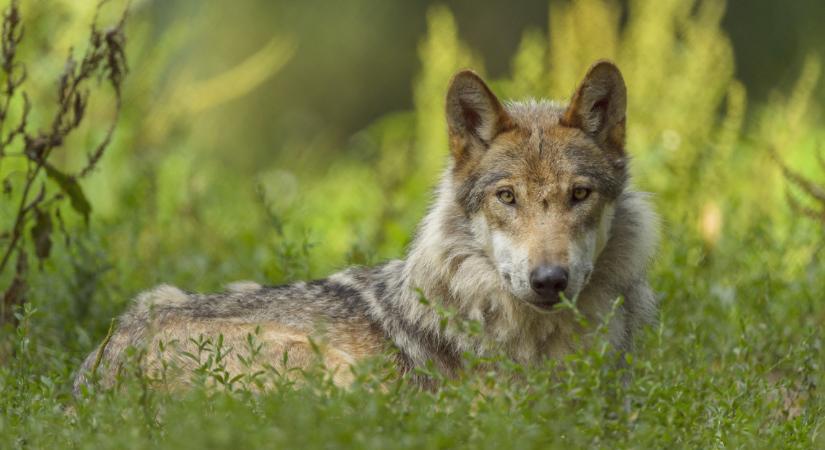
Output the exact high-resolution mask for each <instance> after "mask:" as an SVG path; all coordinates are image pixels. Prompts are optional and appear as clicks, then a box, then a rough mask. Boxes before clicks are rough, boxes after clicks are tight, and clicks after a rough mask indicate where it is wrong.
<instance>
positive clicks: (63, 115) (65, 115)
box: [0, 0, 128, 318]
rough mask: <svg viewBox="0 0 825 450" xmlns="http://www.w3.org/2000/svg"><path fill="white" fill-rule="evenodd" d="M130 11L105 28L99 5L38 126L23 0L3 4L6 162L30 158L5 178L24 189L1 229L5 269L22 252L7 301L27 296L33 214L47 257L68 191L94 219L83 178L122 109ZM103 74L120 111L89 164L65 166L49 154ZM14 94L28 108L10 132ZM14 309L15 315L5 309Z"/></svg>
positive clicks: (1, 99)
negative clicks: (49, 112)
mask: <svg viewBox="0 0 825 450" xmlns="http://www.w3.org/2000/svg"><path fill="white" fill-rule="evenodd" d="M104 3H106V0H103V1H101V2H100V3H98V10H97V11H98V12H99V10H100V8H101V7H102V5H103V4H104ZM127 10H128V8H127ZM126 18H127V11H124V13H123V14H122V15H121V17H120V19H119V20H118V22H117V23H116V24H114V26H112V27H110V28H107V29H106V30H100V29H99V28H98V24H97V12H96V13H95V18H94V20H93V21H92V24H91V29H90V34H89V45H88V46H87V49H86V51H85V52H84V54H83V56H82V58H80V60H79V61H78V60H75V59H74V56H73V55H72V53H71V52H70V54H69V56H68V58H67V59H66V64H65V65H64V68H63V71H62V72H61V73H60V75H59V76H58V79H57V91H56V100H57V108H56V111H55V112H54V115H53V116H52V119H51V121H50V125H49V127H48V128H46V129H45V130H43V129H41V130H37V131H33V130H31V126H30V124H29V118H30V117H31V114H30V112H31V110H32V107H33V106H32V104H31V102H30V100H29V96H28V95H27V93H26V92H25V91H23V90H22V89H23V86H24V83H25V81H26V79H27V77H26V74H27V72H26V66H25V64H24V63H23V62H22V61H19V60H18V53H17V48H18V46H19V45H20V42H21V41H22V40H23V37H24V30H23V26H22V24H21V17H20V8H19V5H18V0H12V2H11V3H10V4H9V5H8V7H6V9H5V11H4V12H3V17H2V26H1V27H0V38H2V44H1V45H0V75H2V76H3V78H4V80H5V81H4V82H3V83H2V85H1V86H0V163H2V161H3V159H4V158H6V157H24V158H25V159H26V164H25V165H26V167H25V170H21V171H20V172H22V173H23V177H22V178H20V179H19V181H16V184H17V185H15V182H14V180H13V179H12V177H11V176H10V174H9V175H7V176H6V178H5V179H4V180H2V182H3V190H4V192H6V193H7V194H11V193H12V192H14V193H16V195H18V196H19V198H18V199H17V202H16V204H17V208H16V209H15V212H14V213H13V215H12V217H13V219H12V224H11V227H10V228H9V229H2V228H4V227H2V225H0V234H2V235H3V236H4V237H5V238H6V239H5V240H3V241H2V245H3V247H2V248H0V255H2V256H0V277H2V275H3V274H4V272H5V269H6V268H7V267H8V266H9V262H10V261H11V260H12V257H13V256H14V255H18V264H17V265H16V267H15V271H14V276H13V277H12V279H13V282H12V285H11V286H9V287H8V288H4V289H3V290H4V292H5V294H4V299H7V300H8V299H9V298H13V299H17V300H15V301H14V302H12V303H14V304H11V305H7V306H9V307H13V306H15V304H17V305H19V304H20V301H19V299H22V298H23V295H22V294H21V293H20V292H23V291H25V288H26V285H25V271H26V270H27V265H26V264H21V263H19V261H20V257H21V256H23V257H25V255H26V252H25V250H24V247H25V246H26V245H28V241H27V239H26V230H27V228H29V225H28V224H29V222H30V221H31V219H34V225H32V226H31V227H30V232H31V244H32V245H34V246H35V252H34V254H35V256H36V257H37V258H38V259H40V260H41V262H42V260H43V259H44V258H46V257H48V255H49V249H50V248H51V239H50V234H51V232H52V231H53V227H52V226H51V224H52V215H55V216H56V217H57V218H58V222H59V224H60V229H61V231H62V232H63V233H64V234H65V227H64V226H63V220H62V216H60V213H59V209H58V206H59V204H60V203H62V200H64V199H66V198H68V199H69V202H70V205H71V207H72V209H74V210H75V211H76V212H77V213H79V214H81V215H82V216H83V218H84V219H85V220H86V221H87V222H88V219H89V214H90V212H91V205H90V204H89V202H88V200H87V199H86V197H85V195H84V193H83V190H82V188H81V186H80V184H79V183H78V180H80V179H82V178H84V177H86V176H88V175H89V174H90V173H92V171H93V170H94V169H95V168H96V167H97V164H98V163H99V161H100V159H101V157H102V156H103V154H104V152H105V151H106V149H107V148H108V146H109V144H110V143H111V141H112V136H113V135H114V131H115V127H116V124H117V121H118V118H119V116H120V110H121V91H122V86H123V80H124V77H125V76H126V73H127V72H128V66H127V63H126V55H125V50H124V48H125V44H126V36H125V34H124V26H125V23H126ZM99 80H105V81H106V84H107V85H108V86H109V88H110V89H111V90H112V92H113V93H114V99H115V106H114V109H115V111H114V118H113V119H112V121H111V122H110V123H109V125H108V127H107V129H106V133H105V134H104V137H103V139H102V140H101V141H100V142H99V143H98V144H97V145H96V146H95V147H94V148H93V149H92V150H91V151H90V152H89V153H88V155H87V162H86V164H85V165H84V166H83V167H82V168H81V169H80V170H79V171H78V172H77V173H76V174H71V173H65V172H63V171H61V170H60V169H58V168H57V167H55V165H53V164H52V163H51V162H50V157H51V155H52V153H53V152H54V150H56V149H58V148H61V147H62V146H63V145H64V144H65V142H66V140H67V138H68V137H69V136H70V135H71V134H73V133H74V131H75V130H77V128H78V127H79V126H80V124H81V123H82V122H83V119H84V117H85V113H86V110H87V107H88V104H89V99H90V97H91V87H90V86H91V84H92V83H96V82H98V81H99ZM15 99H19V100H17V101H19V102H21V104H22V108H21V110H20V113H19V116H18V118H17V120H16V123H15V124H14V125H13V126H12V127H11V129H9V130H8V131H6V132H5V133H4V132H3V129H4V128H5V125H6V123H7V121H8V120H9V119H10V117H11V106H12V104H13V102H14V101H15ZM13 145H15V146H16V145H20V147H21V148H19V150H20V151H13V152H10V151H8V150H9V148H10V147H11V146H13ZM47 181H48V182H47ZM36 184H39V185H40V189H39V190H37V191H35V189H34V186H35V185H36ZM67 242H68V240H67ZM6 303H8V302H6ZM8 317H10V316H6V318H8Z"/></svg>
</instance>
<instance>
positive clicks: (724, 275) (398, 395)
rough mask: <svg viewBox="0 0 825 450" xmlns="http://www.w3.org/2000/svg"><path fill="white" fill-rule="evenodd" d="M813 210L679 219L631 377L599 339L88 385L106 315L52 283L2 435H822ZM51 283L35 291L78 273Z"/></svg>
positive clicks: (491, 439) (670, 441) (145, 442)
mask: <svg viewBox="0 0 825 450" xmlns="http://www.w3.org/2000/svg"><path fill="white" fill-rule="evenodd" d="M811 225H812V224H806V223H800V224H799V225H798V226H796V227H794V230H793V233H791V236H792V237H791V238H786V239H784V240H783V241H782V242H780V241H777V240H775V239H774V238H771V237H770V234H769V233H767V231H766V230H765V229H763V228H767V227H769V224H768V223H764V224H763V225H762V226H756V227H753V228H754V229H753V231H750V232H748V233H745V234H742V235H741V236H738V237H737V238H736V239H723V240H721V241H720V242H719V243H718V245H717V246H716V247H715V248H714V249H712V250H711V249H709V248H707V247H706V246H704V244H702V242H701V241H700V240H698V239H695V240H692V239H691V238H690V234H689V233H688V232H687V231H686V230H685V229H683V227H681V226H679V225H677V224H670V225H669V226H667V227H666V232H665V240H664V241H665V244H664V245H663V249H662V253H661V255H660V257H659V258H658V260H657V262H656V264H655V269H654V271H653V274H652V277H651V278H652V281H653V285H654V286H655V288H656V290H657V292H658V293H659V296H660V298H661V302H662V316H661V321H660V324H659V325H658V326H657V327H653V328H651V329H648V330H646V333H645V334H644V335H643V336H641V337H640V339H639V341H638V350H637V351H636V352H635V353H634V354H633V355H632V358H631V359H630V364H629V368H630V369H629V370H630V371H631V372H632V378H631V381H630V382H629V383H627V384H624V383H623V382H622V375H621V373H620V372H619V371H618V370H617V369H615V365H614V364H613V362H612V358H611V356H610V354H609V351H608V350H607V348H606V347H605V346H603V345H596V346H594V347H593V348H591V349H590V350H587V351H583V352H582V353H580V354H576V355H573V356H571V357H570V358H568V359H566V360H565V361H564V362H563V363H562V364H555V363H552V362H549V363H548V364H547V367H543V368H535V369H529V370H528V369H525V368H522V367H518V366H515V365H513V364H508V363H506V362H500V363H501V364H500V367H499V368H498V369H497V370H482V371H481V372H480V373H475V374H472V375H467V376H465V377H463V378H462V379H459V380H454V381H446V382H445V385H444V386H443V387H442V388H440V389H438V390H435V391H426V390H425V391H422V390H420V389H418V388H416V387H415V386H414V385H412V384H411V383H409V382H407V381H406V380H403V379H402V380H400V381H388V382H382V380H379V379H377V377H378V375H376V374H382V373H385V371H382V370H370V368H369V367H365V368H361V369H360V372H359V374H360V375H359V378H358V379H359V382H358V383H356V385H355V386H353V387H352V388H351V389H346V390H342V389H339V388H335V387H334V386H332V385H331V384H330V383H329V382H328V378H325V377H324V376H322V375H323V374H318V373H313V374H307V380H306V381H305V382H303V383H299V384H298V385H290V384H288V383H286V382H278V383H277V385H278V387H277V388H275V389H273V390H271V391H269V392H266V393H264V394H254V393H250V392H249V391H246V390H244V389H238V388H236V389H233V390H232V391H231V392H227V391H223V390H221V391H216V390H214V389H207V388H203V387H200V388H194V389H192V390H190V391H187V392H178V393H174V394H170V393H162V392H157V391H154V390H151V389H147V388H146V387H145V383H143V382H142V381H141V380H140V379H139V378H136V377H127V380H126V381H125V382H124V384H123V386H122V387H121V388H120V389H119V390H117V391H115V392H97V393H92V394H90V395H88V396H86V397H85V398H82V399H79V400H76V399H73V398H72V396H71V394H70V381H71V376H72V372H73V371H74V370H75V369H76V367H77V366H78V364H79V362H80V358H81V357H82V356H83V352H84V351H88V350H89V349H90V348H91V346H92V341H97V340H98V339H99V338H101V337H102V335H103V334H105V329H106V326H107V325H108V321H107V320H103V319H101V318H100V317H95V318H90V319H89V321H93V322H95V323H96V326H95V327H94V328H93V329H94V330H95V331H94V332H93V336H92V338H93V339H91V340H90V339H89V337H88V336H86V335H85V334H84V333H83V332H82V331H80V330H81V329H82V328H81V327H80V326H79V325H77V324H71V325H65V326H64V329H62V330H59V329H54V328H49V326H50V323H49V320H47V317H49V316H53V313H54V312H55V311H60V310H61V308H63V307H62V306H61V305H60V298H59V297H60V295H57V292H56V291H53V292H52V293H53V294H55V295H53V296H51V297H45V296H38V297H37V299H38V301H36V302H32V303H30V305H31V306H29V308H28V312H21V314H22V318H23V319H24V320H23V326H22V327H21V328H20V329H19V330H18V331H17V334H16V335H15V336H14V338H13V340H14V342H15V352H16V357H15V358H14V359H11V360H9V361H6V362H5V363H4V365H3V366H2V368H0V408H2V411H3V414H2V418H0V435H2V436H3V442H4V446H10V447H15V448H156V447H167V448H221V447H225V448H230V447H231V448H247V447H267V448H281V447H287V448H331V447H357V448H365V447H369V448H422V447H425V448H438V447H442V448H443V447H464V448H530V447H534V448H538V447H541V448H548V447H550V448H581V447H586V448H667V447H675V448H812V447H817V446H819V445H822V444H823V441H822V439H821V437H820V436H821V434H822V431H821V429H822V424H823V417H825V416H823V407H825V405H824V404H823V401H822V399H821V396H819V395H818V394H817V387H818V386H821V383H822V381H823V380H822V336H821V331H820V330H821V328H822V322H823V320H824V319H825V307H823V304H822V297H821V290H822V287H823V286H822V280H823V279H825V268H823V266H822V264H821V263H818V262H817V261H816V260H813V261H810V264H807V265H805V264H803V265H801V266H800V267H801V269H800V270H801V271H802V272H803V273H804V274H805V275H804V276H801V277H797V278H784V277H783V276H782V273H783V267H782V266H783V265H786V266H787V265H788V264H789V261H788V260H787V258H786V257H785V255H786V251H785V248H786V247H787V246H790V245H799V244H804V242H806V241H808V240H810V239H812V238H813V237H815V236H816V234H817V233H818V232H819V231H820V230H818V229H816V228H815V227H813V226H811ZM760 230H761V231H760ZM47 275H48V274H45V273H44V274H43V275H42V277H43V278H44V279H47V278H49V277H48V276H47ZM51 278H54V276H52V277H51ZM52 282H53V283H54V285H52V286H48V285H38V288H37V291H40V292H39V293H41V294H43V293H45V291H48V290H49V289H55V288H60V289H65V288H66V287H67V286H66V285H61V282H59V281H54V280H52ZM69 285H71V283H69ZM121 304H122V302H121ZM32 307H33V308H36V310H35V311H32ZM52 308H54V309H53V310H52ZM63 322H64V323H65V322H66V321H63ZM73 327H74V328H73ZM469 362H470V363H473V361H469ZM624 399H629V400H630V408H629V409H626V408H625V400H624Z"/></svg>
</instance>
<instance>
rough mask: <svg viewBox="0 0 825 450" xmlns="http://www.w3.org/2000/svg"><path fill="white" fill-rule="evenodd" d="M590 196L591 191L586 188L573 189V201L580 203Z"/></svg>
mask: <svg viewBox="0 0 825 450" xmlns="http://www.w3.org/2000/svg"><path fill="white" fill-rule="evenodd" d="M589 196H590V189H587V188H585V187H577V188H573V201H574V202H580V201H583V200H584V199H586V198H587V197H589Z"/></svg>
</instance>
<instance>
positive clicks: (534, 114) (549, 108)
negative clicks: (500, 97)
mask: <svg viewBox="0 0 825 450" xmlns="http://www.w3.org/2000/svg"><path fill="white" fill-rule="evenodd" d="M504 109H506V110H507V113H508V114H509V115H510V117H511V118H512V119H513V120H514V121H515V122H516V124H517V125H518V126H519V127H520V128H522V129H525V130H536V131H538V130H547V129H549V128H552V127H555V126H557V125H558V124H559V120H561V117H562V115H563V114H564V110H565V109H566V105H564V104H562V103H560V102H555V101H552V100H536V99H529V100H524V101H517V102H516V101H511V102H507V103H505V105H504Z"/></svg>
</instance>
